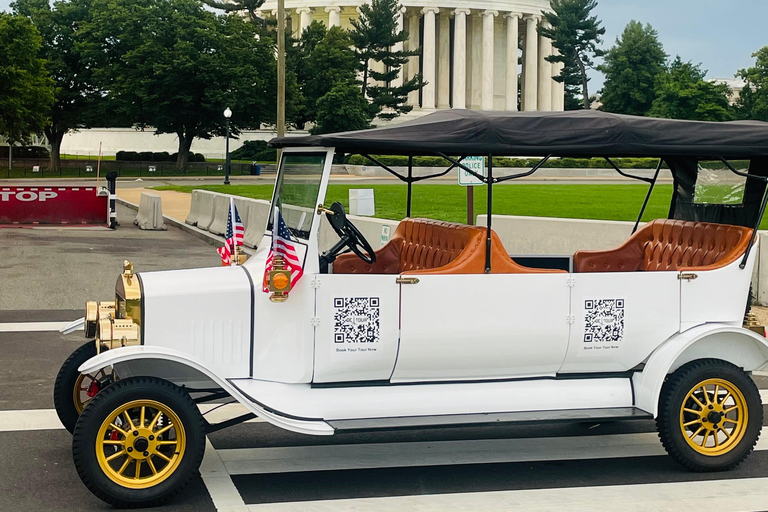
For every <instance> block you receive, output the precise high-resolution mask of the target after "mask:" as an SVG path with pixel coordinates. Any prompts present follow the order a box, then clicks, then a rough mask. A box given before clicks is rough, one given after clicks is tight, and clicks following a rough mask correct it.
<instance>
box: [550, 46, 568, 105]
mask: <svg viewBox="0 0 768 512" xmlns="http://www.w3.org/2000/svg"><path fill="white" fill-rule="evenodd" d="M559 53H560V52H559V51H557V48H555V47H552V55H558V54H559ZM562 69H563V63H562V62H556V63H554V64H552V76H553V77H556V76H558V75H560V71H561V70H562ZM551 89H552V103H551V105H552V110H556V111H562V110H563V108H564V99H565V98H564V95H565V89H564V88H563V84H561V83H558V82H555V81H554V80H552V87H551Z"/></svg>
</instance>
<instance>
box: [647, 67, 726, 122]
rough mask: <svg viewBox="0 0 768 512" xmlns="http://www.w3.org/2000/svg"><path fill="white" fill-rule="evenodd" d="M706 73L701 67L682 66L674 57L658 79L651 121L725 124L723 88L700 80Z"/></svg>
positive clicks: (724, 94) (724, 92) (650, 113)
mask: <svg viewBox="0 0 768 512" xmlns="http://www.w3.org/2000/svg"><path fill="white" fill-rule="evenodd" d="M706 74H707V72H706V71H702V69H701V65H694V64H692V63H691V62H690V61H689V62H683V61H682V60H681V59H680V57H679V56H678V57H676V58H675V60H674V61H673V62H672V64H670V66H669V69H668V70H667V71H665V72H664V73H662V74H660V75H659V76H658V79H657V82H656V99H654V100H653V106H652V108H651V110H650V112H649V115H650V116H653V117H666V118H669V119H692V120H696V121H727V120H729V119H731V118H732V116H731V114H730V112H729V105H728V93H729V91H730V89H729V88H728V86H727V85H725V84H718V83H714V82H707V81H706V80H704V76H706Z"/></svg>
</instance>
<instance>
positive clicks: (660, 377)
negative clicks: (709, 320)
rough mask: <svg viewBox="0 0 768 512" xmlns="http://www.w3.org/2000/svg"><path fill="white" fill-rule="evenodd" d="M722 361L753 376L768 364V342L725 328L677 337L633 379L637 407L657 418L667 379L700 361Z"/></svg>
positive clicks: (700, 328)
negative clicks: (685, 366) (753, 372)
mask: <svg viewBox="0 0 768 512" xmlns="http://www.w3.org/2000/svg"><path fill="white" fill-rule="evenodd" d="M710 358H713V359H722V360H723V361H728V362H730V363H733V364H734V365H736V366H738V367H740V368H742V369H744V370H745V371H748V372H751V371H753V370H756V369H758V368H760V367H761V366H763V365H764V364H765V363H766V362H768V342H766V339H765V338H763V337H761V336H758V335H757V334H755V333H754V332H752V331H750V330H748V329H743V328H741V327H733V326H729V325H725V324H705V325H699V326H697V327H694V328H692V329H688V330H687V331H685V332H682V333H679V334H676V335H674V336H672V337H671V338H669V339H668V340H667V341H665V342H664V344H662V345H661V346H660V347H659V348H657V349H656V350H655V351H654V352H653V353H652V354H651V356H650V358H649V359H648V361H647V362H646V364H645V367H644V368H643V371H642V372H640V373H636V374H635V375H634V377H633V378H632V382H633V385H634V388H635V405H636V406H637V407H639V408H640V409H643V410H644V411H648V412H651V413H653V416H654V417H656V416H657V415H658V411H659V396H660V395H661V387H662V385H663V384H664V380H665V379H666V377H667V375H668V374H670V373H672V372H674V371H675V370H677V369H678V368H680V367H681V366H683V365H684V364H686V363H689V362H691V361H695V360H697V359H710Z"/></svg>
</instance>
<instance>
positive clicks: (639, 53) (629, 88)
mask: <svg viewBox="0 0 768 512" xmlns="http://www.w3.org/2000/svg"><path fill="white" fill-rule="evenodd" d="M666 60H667V54H666V53H664V47H663V46H662V44H661V41H659V33H658V32H656V31H655V30H654V29H653V27H651V25H649V24H647V25H645V27H643V24H642V23H639V22H637V21H634V20H633V21H630V22H629V24H628V25H627V26H626V28H625V29H624V32H623V33H622V34H621V37H620V38H617V39H616V44H615V45H614V46H613V47H612V48H611V49H610V50H608V51H607V52H606V54H605V62H604V63H603V64H602V65H600V66H598V67H597V69H599V70H600V71H602V72H603V73H605V86H604V87H603V94H602V97H601V102H602V104H603V106H602V110H605V111H606V112H616V113H617V114H631V115H636V116H643V115H645V114H646V113H647V112H648V111H649V110H650V109H651V105H652V104H653V100H654V98H655V95H656V78H657V77H658V76H659V74H661V73H663V72H664V70H665V63H666Z"/></svg>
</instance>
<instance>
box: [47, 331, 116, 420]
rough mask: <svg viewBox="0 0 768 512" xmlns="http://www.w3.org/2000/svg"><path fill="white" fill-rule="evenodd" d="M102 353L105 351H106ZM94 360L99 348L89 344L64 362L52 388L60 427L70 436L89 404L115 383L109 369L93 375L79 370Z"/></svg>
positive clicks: (81, 347) (82, 346) (92, 343)
mask: <svg viewBox="0 0 768 512" xmlns="http://www.w3.org/2000/svg"><path fill="white" fill-rule="evenodd" d="M101 350H102V352H103V351H105V350H107V349H106V348H102V349H101ZM92 357H96V345H95V344H94V342H93V341H89V342H87V343H85V344H83V345H81V346H80V347H79V348H78V349H77V350H75V351H74V352H72V354H71V355H70V356H69V357H68V358H67V360H66V361H64V364H62V365H61V368H60V369H59V373H58V374H57V375H56V382H55V383H54V385H53V406H54V407H55V408H56V414H57V415H58V416H59V420H60V421H61V424H62V425H64V428H66V429H67V430H68V431H69V433H70V434H71V433H72V432H74V430H75V424H76V423H77V418H78V417H80V414H82V412H83V410H84V409H85V406H86V405H88V402H90V401H91V399H92V398H93V397H94V396H96V394H97V393H98V392H99V391H100V390H101V389H103V388H105V387H106V386H107V385H109V384H110V383H111V382H112V381H113V380H114V375H113V374H112V372H109V371H108V369H101V370H99V371H98V372H96V373H95V374H92V375H89V374H82V373H80V372H79V371H77V369H78V368H79V367H80V365H82V364H83V363H85V362H86V361H88V360H89V359H90V358H92Z"/></svg>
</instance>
